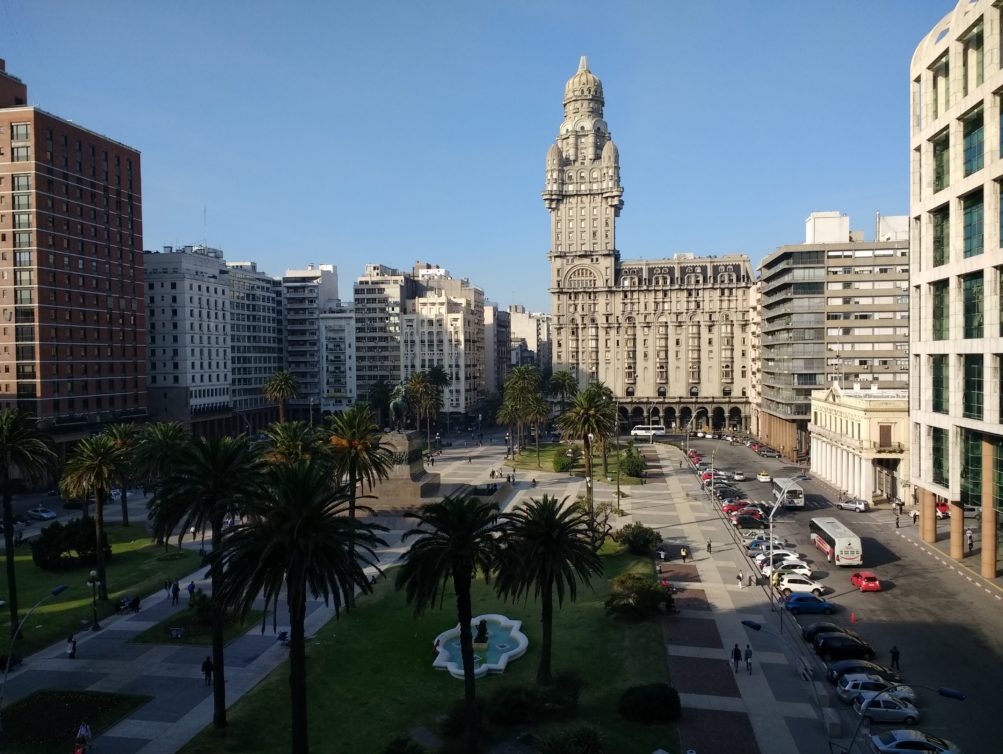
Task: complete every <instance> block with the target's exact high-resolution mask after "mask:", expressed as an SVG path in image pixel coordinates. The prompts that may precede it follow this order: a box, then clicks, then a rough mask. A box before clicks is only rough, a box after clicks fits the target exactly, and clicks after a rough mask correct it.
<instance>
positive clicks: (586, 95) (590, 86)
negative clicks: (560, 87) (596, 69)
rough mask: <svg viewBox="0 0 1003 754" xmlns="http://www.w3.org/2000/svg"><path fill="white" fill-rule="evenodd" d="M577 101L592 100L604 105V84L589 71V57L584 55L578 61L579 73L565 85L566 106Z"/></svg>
mask: <svg viewBox="0 0 1003 754" xmlns="http://www.w3.org/2000/svg"><path fill="white" fill-rule="evenodd" d="M575 99H590V100H595V101H597V102H598V103H599V104H600V105H602V104H604V102H603V95H602V82H601V81H600V80H599V78H598V77H597V76H596V75H595V74H594V73H592V71H590V70H589V57H588V55H582V57H581V60H579V61H578V72H577V73H576V74H575V75H574V76H572V77H571V78H570V79H568V83H567V84H565V85H564V104H565V105H567V104H568V103H569V102H571V101H572V100H575Z"/></svg>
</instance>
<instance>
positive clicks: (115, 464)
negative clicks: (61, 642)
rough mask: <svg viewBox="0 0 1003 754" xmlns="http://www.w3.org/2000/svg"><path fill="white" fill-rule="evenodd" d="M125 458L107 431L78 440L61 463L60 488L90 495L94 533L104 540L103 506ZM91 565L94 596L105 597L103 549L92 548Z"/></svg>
mask: <svg viewBox="0 0 1003 754" xmlns="http://www.w3.org/2000/svg"><path fill="white" fill-rule="evenodd" d="M126 464H127V458H126V453H125V450H123V449H122V447H121V446H120V445H119V444H118V443H117V442H115V440H114V439H113V438H112V437H111V436H110V435H106V434H104V435H94V436H93V437H85V438H84V439H82V440H80V441H79V442H78V443H77V444H76V446H75V447H74V448H73V451H72V452H71V453H70V456H69V457H68V458H67V459H66V463H65V465H64V466H63V477H62V480H61V481H60V488H61V489H62V490H64V491H65V492H66V494H67V495H69V496H70V497H79V498H83V499H85V500H86V498H87V497H88V495H93V496H94V536H95V538H96V540H97V542H99V543H100V542H104V507H105V505H106V504H107V502H108V498H109V497H110V495H111V492H112V490H113V489H114V488H115V483H116V482H117V481H118V480H119V479H121V478H122V474H123V473H124V469H125V466H126ZM94 564H95V565H94V568H95V570H96V571H97V574H98V596H99V597H100V598H101V599H102V600H107V599H108V577H107V574H106V573H105V558H104V549H103V548H102V547H101V546H100V545H99V546H98V547H97V549H96V550H95V556H94Z"/></svg>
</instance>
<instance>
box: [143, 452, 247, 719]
mask: <svg viewBox="0 0 1003 754" xmlns="http://www.w3.org/2000/svg"><path fill="white" fill-rule="evenodd" d="M261 469H262V464H261V461H260V460H259V458H258V457H257V456H256V455H255V454H254V451H253V449H252V447H251V443H250V440H249V439H248V438H247V437H246V436H244V435H241V436H239V437H218V438H205V437H197V438H193V439H192V440H190V441H189V442H188V443H186V444H185V445H184V446H183V447H182V448H181V450H180V452H179V453H178V455H177V458H176V461H175V464H174V468H173V470H172V471H171V473H170V475H169V476H167V477H166V478H165V479H164V480H163V482H162V484H161V485H160V487H159V488H158V489H157V491H156V493H154V495H153V498H152V499H151V500H150V503H149V511H150V520H151V521H152V524H153V532H154V534H155V535H157V536H159V537H164V538H165V539H169V538H170V536H171V533H172V532H174V531H176V530H179V529H180V532H179V534H178V544H179V545H180V543H181V540H182V538H183V537H184V535H185V534H186V533H187V532H188V531H189V530H190V529H194V530H195V531H203V530H205V528H206V527H207V526H208V527H209V529H210V531H211V533H212V552H213V553H216V552H218V551H219V549H220V546H221V544H222V541H223V519H224V518H225V517H226V516H227V515H229V514H233V513H234V512H242V511H243V508H244V507H245V506H246V505H248V504H249V502H251V501H253V500H255V499H256V498H257V496H258V495H260V491H261V487H260V479H261ZM209 578H210V580H211V583H212V664H213V667H214V668H215V672H214V673H213V725H215V726H216V727H217V728H224V727H226V686H225V683H226V679H225V678H224V666H223V628H224V626H223V622H224V615H223V604H222V600H221V598H220V590H221V589H222V584H223V581H224V574H223V570H222V567H221V563H220V561H219V560H218V559H212V560H211V561H210V567H209Z"/></svg>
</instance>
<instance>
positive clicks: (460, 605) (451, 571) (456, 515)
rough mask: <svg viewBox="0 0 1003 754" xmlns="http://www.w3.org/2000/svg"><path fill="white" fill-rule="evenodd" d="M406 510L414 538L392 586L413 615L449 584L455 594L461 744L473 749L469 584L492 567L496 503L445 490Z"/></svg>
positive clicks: (475, 720)
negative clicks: (462, 722) (463, 716)
mask: <svg viewBox="0 0 1003 754" xmlns="http://www.w3.org/2000/svg"><path fill="white" fill-rule="evenodd" d="M406 515H407V517H408V518H413V519H416V520H417V522H418V523H417V525H416V526H415V528H413V529H410V530H408V531H406V532H405V533H404V541H405V542H406V541H407V540H409V539H412V538H413V539H414V542H412V543H411V546H410V548H409V549H408V550H407V552H406V553H405V554H404V557H403V560H402V563H401V566H400V569H399V570H398V571H397V580H396V583H397V588H398V589H403V590H404V595H405V598H406V599H407V601H408V603H409V604H410V605H412V606H413V607H414V612H415V615H421V614H422V613H424V612H425V611H426V610H428V609H429V608H434V607H436V603H438V607H442V603H443V602H444V601H445V599H446V594H447V593H449V592H450V590H451V591H452V593H453V594H454V595H455V597H456V616H457V619H458V620H459V624H460V655H461V657H462V659H463V695H464V702H465V708H466V723H467V726H466V734H465V738H464V750H465V751H466V752H468V754H473V753H474V752H476V751H477V750H478V749H477V741H478V736H479V732H480V719H479V717H480V713H479V712H478V709H477V694H476V688H475V684H474V637H473V631H472V629H471V625H470V623H471V621H472V620H473V612H472V611H473V607H472V604H471V599H470V587H471V584H472V583H473V580H474V577H475V576H476V575H477V572H478V571H482V572H483V573H484V574H485V575H489V574H491V572H492V571H493V570H494V563H495V552H496V539H495V535H496V534H497V531H498V506H497V505H495V504H494V503H484V502H481V501H480V500H479V499H477V498H475V497H452V496H447V497H445V498H443V499H442V500H441V501H440V502H438V503H429V504H428V505H425V506H424V507H422V508H421V510H419V511H417V512H414V513H408V514H406Z"/></svg>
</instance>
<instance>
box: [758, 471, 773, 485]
mask: <svg viewBox="0 0 1003 754" xmlns="http://www.w3.org/2000/svg"><path fill="white" fill-rule="evenodd" d="M756 481H757V482H772V481H773V477H771V476H770V475H769V474H767V473H766V472H765V471H760V472H759V473H758V474H756Z"/></svg>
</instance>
